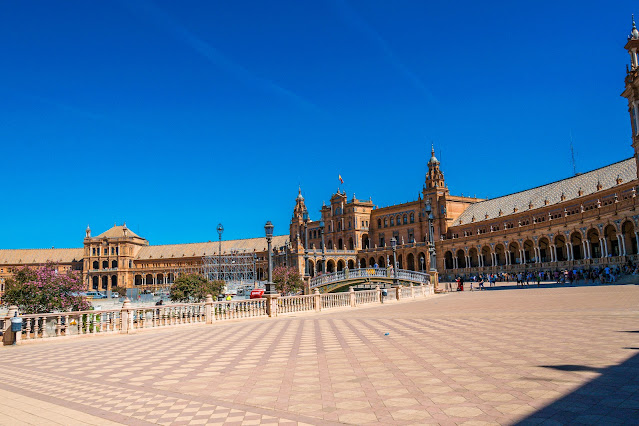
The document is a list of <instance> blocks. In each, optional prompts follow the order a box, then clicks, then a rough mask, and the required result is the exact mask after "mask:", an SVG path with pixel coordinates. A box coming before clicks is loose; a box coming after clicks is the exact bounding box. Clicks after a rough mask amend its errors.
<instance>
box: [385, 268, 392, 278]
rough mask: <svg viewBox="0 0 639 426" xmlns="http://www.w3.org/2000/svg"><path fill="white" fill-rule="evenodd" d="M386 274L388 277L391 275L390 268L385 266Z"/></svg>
mask: <svg viewBox="0 0 639 426" xmlns="http://www.w3.org/2000/svg"><path fill="white" fill-rule="evenodd" d="M386 276H387V277H389V278H390V276H391V268H386Z"/></svg>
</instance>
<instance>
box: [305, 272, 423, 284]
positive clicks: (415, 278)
mask: <svg viewBox="0 0 639 426" xmlns="http://www.w3.org/2000/svg"><path fill="white" fill-rule="evenodd" d="M357 278H397V279H399V280H406V281H412V282H415V283H423V284H428V283H430V275H428V274H426V273H423V272H416V271H409V270H406V269H397V270H393V268H383V269H380V268H358V269H344V270H342V271H339V272H332V273H330V274H324V275H320V276H317V277H313V278H311V288H315V287H321V286H324V285H327V284H331V283H335V282H339V281H346V280H350V279H357Z"/></svg>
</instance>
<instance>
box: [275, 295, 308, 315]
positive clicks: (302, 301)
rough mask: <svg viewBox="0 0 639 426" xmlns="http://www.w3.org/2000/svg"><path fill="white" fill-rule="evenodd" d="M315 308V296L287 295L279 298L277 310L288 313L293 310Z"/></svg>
mask: <svg viewBox="0 0 639 426" xmlns="http://www.w3.org/2000/svg"><path fill="white" fill-rule="evenodd" d="M314 309H315V296H314V295H312V294H309V295H306V296H286V297H279V298H278V299H277V312H278V313H282V314H288V313H291V312H303V311H312V310H314Z"/></svg>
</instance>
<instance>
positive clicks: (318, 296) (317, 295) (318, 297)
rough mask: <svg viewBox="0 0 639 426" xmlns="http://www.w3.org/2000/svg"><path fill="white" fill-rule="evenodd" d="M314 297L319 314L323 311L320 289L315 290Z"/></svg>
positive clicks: (316, 310)
mask: <svg viewBox="0 0 639 426" xmlns="http://www.w3.org/2000/svg"><path fill="white" fill-rule="evenodd" d="M377 288H379V287H377ZM313 297H314V301H315V312H319V311H321V310H322V295H321V294H320V292H319V290H318V289H315V292H314V293H313Z"/></svg>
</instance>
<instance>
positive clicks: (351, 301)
mask: <svg viewBox="0 0 639 426" xmlns="http://www.w3.org/2000/svg"><path fill="white" fill-rule="evenodd" d="M385 292H386V296H385V297H382V290H381V289H380V288H379V287H377V288H375V289H374V290H363V291H354V289H353V288H351V289H350V290H349V291H346V292H341V293H324V294H320V293H319V290H317V289H316V290H315V293H314V294H310V295H299V296H287V297H279V296H278V295H272V296H268V297H266V298H261V299H247V300H232V301H222V302H213V299H212V297H210V296H209V297H207V300H206V301H205V302H200V303H176V304H172V305H158V306H143V307H140V306H132V305H131V303H130V301H129V300H128V299H127V300H125V301H124V304H123V305H122V308H120V309H106V310H94V311H76V312H53V313H43V314H27V315H20V314H19V315H18V316H19V317H20V318H22V321H23V327H22V331H21V332H18V333H15V335H14V334H13V333H12V332H10V327H11V326H10V318H11V317H13V315H14V313H15V312H16V311H17V308H16V307H15V306H12V307H10V308H9V312H8V314H7V316H5V317H2V318H0V327H1V328H0V330H2V331H3V332H4V335H3V342H4V344H11V343H13V340H14V339H15V340H16V341H17V343H26V342H29V341H36V340H47V339H48V338H64V337H72V336H78V335H102V334H110V333H111V334H112V333H124V334H127V333H137V332H141V331H144V330H147V329H154V328H166V327H174V326H181V325H194V324H214V323H216V322H218V321H228V320H242V319H247V318H256V317H266V318H268V317H275V316H278V315H286V314H290V313H295V312H304V311H315V312H319V311H322V310H324V309H333V308H347V307H351V308H354V307H357V306H359V305H364V304H371V303H380V302H384V303H388V302H395V301H400V300H403V299H407V300H412V299H416V298H423V297H427V296H429V295H431V294H433V288H432V286H431V285H423V284H420V285H417V286H414V285H413V284H412V283H411V284H410V285H409V286H400V287H394V288H391V289H386V290H385Z"/></svg>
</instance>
